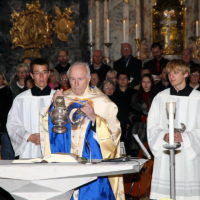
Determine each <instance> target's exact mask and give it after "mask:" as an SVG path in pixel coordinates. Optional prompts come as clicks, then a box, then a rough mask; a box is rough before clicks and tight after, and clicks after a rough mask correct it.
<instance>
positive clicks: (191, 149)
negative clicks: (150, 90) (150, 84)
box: [147, 60, 200, 200]
mask: <svg viewBox="0 0 200 200" xmlns="http://www.w3.org/2000/svg"><path fill="white" fill-rule="evenodd" d="M166 70H167V72H168V77H169V81H170V83H171V85H172V87H171V88H170V89H166V90H164V91H162V92H160V93H158V95H157V96H156V97H155V98H154V100H153V103H152V105H151V108H150V111H149V115H148V124H147V131H148V133H147V134H148V143H149V146H150V149H151V151H152V153H153V155H154V169H153V177H152V185H151V195H150V198H151V199H162V198H169V197H170V174H169V153H168V152H167V151H166V149H165V148H164V147H163V145H164V144H167V143H169V128H168V118H167V112H166V103H167V102H169V101H173V102H176V111H175V120H174V128H179V130H175V132H174V138H173V139H174V142H176V143H180V144H181V147H180V148H179V149H177V151H176V152H175V186H176V199H177V200H200V170H199V166H200V92H199V91H196V90H193V88H191V87H190V86H189V85H187V84H186V79H187V77H188V76H189V73H190V69H189V67H188V66H187V65H186V64H185V63H184V62H183V61H181V60H172V61H170V62H169V63H168V64H167V66H166ZM181 123H182V124H184V125H185V127H186V129H185V130H182V131H181V128H182V127H181ZM184 125H183V126H184ZM172 141H173V140H172Z"/></svg>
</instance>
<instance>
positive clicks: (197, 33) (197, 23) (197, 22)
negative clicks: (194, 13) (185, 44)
mask: <svg viewBox="0 0 200 200" xmlns="http://www.w3.org/2000/svg"><path fill="white" fill-rule="evenodd" d="M196 37H199V21H198V20H196Z"/></svg>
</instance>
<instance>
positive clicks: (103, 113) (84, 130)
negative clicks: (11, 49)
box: [42, 62, 124, 200]
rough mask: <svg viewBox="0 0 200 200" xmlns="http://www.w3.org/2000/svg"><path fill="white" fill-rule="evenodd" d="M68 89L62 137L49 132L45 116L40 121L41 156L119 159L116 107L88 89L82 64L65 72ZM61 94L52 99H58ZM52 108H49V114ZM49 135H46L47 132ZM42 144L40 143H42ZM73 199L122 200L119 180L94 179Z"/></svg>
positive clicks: (96, 92) (49, 125) (98, 91)
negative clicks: (42, 138) (56, 154)
mask: <svg viewBox="0 0 200 200" xmlns="http://www.w3.org/2000/svg"><path fill="white" fill-rule="evenodd" d="M67 74H68V78H69V81H70V85H71V88H70V89H69V90H67V91H65V92H64V100H65V105H66V107H67V110H68V116H69V120H68V122H67V123H66V125H65V126H66V127H67V131H66V132H64V133H63V134H56V133H55V132H53V130H52V127H53V124H52V121H51V120H48V118H51V116H50V115H48V113H47V114H46V116H45V117H44V118H43V120H44V128H43V130H44V133H43V135H42V136H43V137H44V138H49V139H47V140H44V141H45V143H44V145H43V147H44V148H43V151H44V155H48V154H50V153H56V152H62V153H74V154H76V155H78V156H80V157H85V158H87V159H90V158H92V159H101V158H103V159H106V158H116V157H119V156H120V155H119V153H120V152H119V151H120V148H119V142H120V135H121V131H120V124H119V121H118V120H117V118H116V115H117V106H116V105H115V104H114V103H113V102H112V101H111V100H110V99H109V98H107V97H106V96H105V95H104V94H103V93H102V92H101V91H100V90H99V89H98V88H96V87H95V88H91V87H89V82H90V69H89V66H88V65H87V64H86V63H81V62H79V63H75V64H73V65H72V66H71V67H70V68H69V70H68V73H67ZM61 95H63V94H62V90H61V91H57V92H56V95H54V101H55V99H56V97H57V96H61ZM52 109H53V108H52V107H51V108H50V112H51V110H52ZM48 131H49V132H48ZM42 141H43V140H42ZM120 183H121V184H120ZM73 196H74V197H75V199H80V200H87V199H88V198H90V199H101V200H107V199H118V200H121V199H124V194H123V184H122V182H119V177H112V178H109V181H108V178H107V177H103V178H98V179H97V180H95V181H93V182H92V183H88V184H86V185H84V186H82V187H80V188H79V189H78V190H75V191H74V194H73Z"/></svg>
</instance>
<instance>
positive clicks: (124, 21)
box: [123, 19, 126, 42]
mask: <svg viewBox="0 0 200 200" xmlns="http://www.w3.org/2000/svg"><path fill="white" fill-rule="evenodd" d="M123 42H126V20H125V19H124V20H123Z"/></svg>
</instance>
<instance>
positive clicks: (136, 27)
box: [135, 24, 139, 39]
mask: <svg viewBox="0 0 200 200" xmlns="http://www.w3.org/2000/svg"><path fill="white" fill-rule="evenodd" d="M135 38H136V39H139V32H138V24H135Z"/></svg>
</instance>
